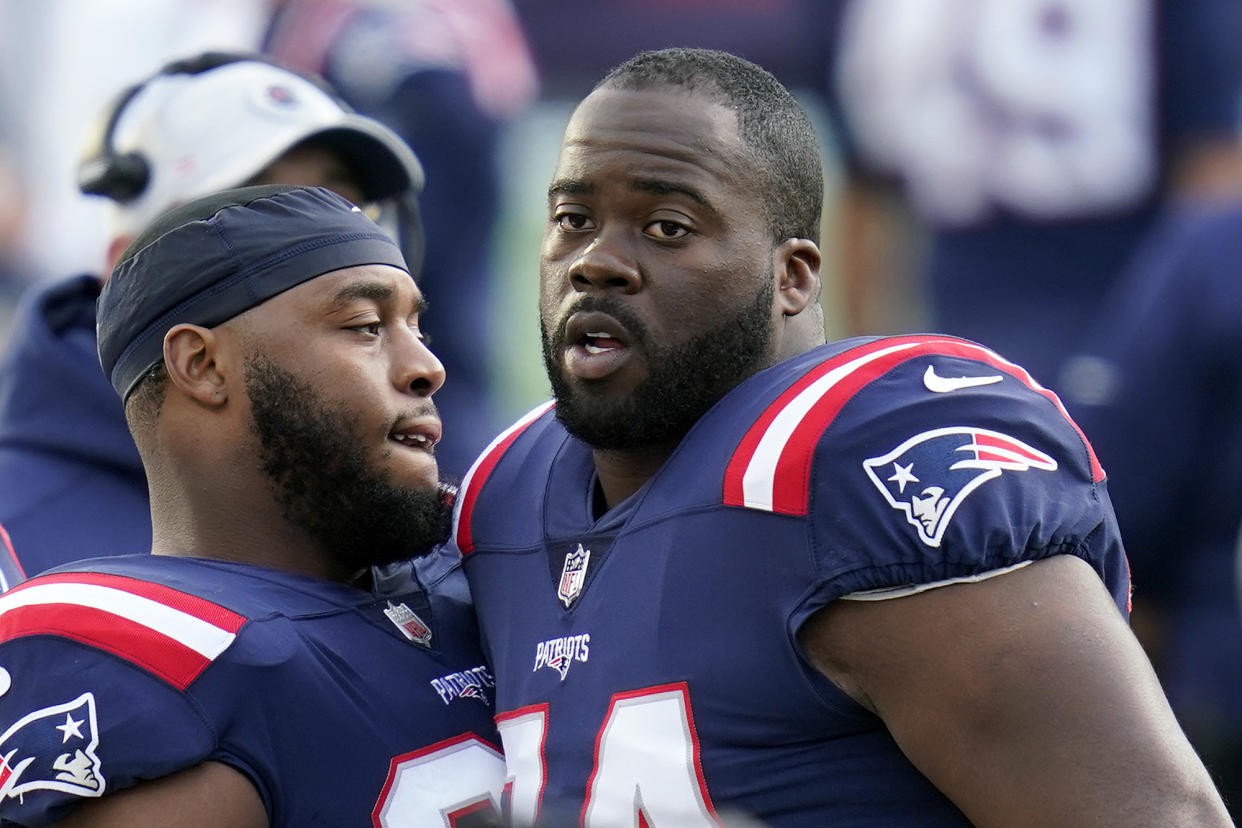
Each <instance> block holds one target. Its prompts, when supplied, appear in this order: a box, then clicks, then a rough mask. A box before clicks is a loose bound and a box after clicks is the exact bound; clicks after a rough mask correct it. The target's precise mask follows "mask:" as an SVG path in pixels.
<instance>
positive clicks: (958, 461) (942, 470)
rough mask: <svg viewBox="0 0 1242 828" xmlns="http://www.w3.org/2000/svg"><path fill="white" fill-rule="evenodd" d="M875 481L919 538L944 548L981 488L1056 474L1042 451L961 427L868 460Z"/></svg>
mask: <svg viewBox="0 0 1242 828" xmlns="http://www.w3.org/2000/svg"><path fill="white" fill-rule="evenodd" d="M863 468H864V469H865V470H866V472H867V476H868V477H870V478H871V482H872V483H874V484H875V485H876V488H878V489H879V490H880V493H881V494H883V495H884V497H885V499H886V500H887V501H888V503H889V505H890V506H892V507H893V508H894V509H897V510H899V511H902V512H904V513H905V515H906V520H907V522H909V523H910V525H911V526H913V527H914V528H915V529H916V530H917V531H918V536H919V540H921V541H922V542H923V543H925V544H927V545H928V546H940V541H941V539H942V538H943V537H944V533H945V530H946V529H947V528H948V526H949V522H950V521H951V520H952V518H953V514H954V513H955V512H956V511H957V509H958V507H959V506H961V505H962V502H963V501H964V500H965V499H966V497H967V496H968V495H969V494H970V493H971V492H973V491H975V489H977V488H979V487H980V486H981V485H983V484H984V483H986V482H987V481H989V480H992V479H993V478H996V477H999V476H1000V475H1001V473H1002V472H1005V471H1017V472H1025V471H1030V470H1031V469H1041V470H1043V471H1056V468H1057V462H1056V461H1055V460H1053V459H1052V458H1051V457H1049V456H1048V455H1047V454H1044V453H1043V452H1042V451H1040V450H1039V449H1036V448H1034V447H1032V446H1029V445H1027V444H1026V443H1023V442H1022V441H1021V440H1017V439H1015V438H1013V437H1010V436H1009V435H1008V434H1002V433H1000V432H999V431H989V430H987V429H982V428H968V427H965V426H956V427H952V428H937V429H933V430H931V431H924V432H923V433H921V434H916V435H915V436H913V437H911V438H910V439H909V440H906V441H905V442H904V443H902V444H901V445H899V446H898V447H897V448H895V449H893V450H892V451H890V452H888V453H887V454H885V455H883V456H882V457H872V458H870V459H868V460H865V461H863Z"/></svg>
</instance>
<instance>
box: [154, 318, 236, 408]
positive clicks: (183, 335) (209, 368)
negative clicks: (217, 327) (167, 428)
mask: <svg viewBox="0 0 1242 828" xmlns="http://www.w3.org/2000/svg"><path fill="white" fill-rule="evenodd" d="M222 345H223V343H222V341H221V337H220V336H219V335H218V334H217V333H216V332H215V331H213V330H211V329H209V328H204V327H201V326H199V325H190V324H188V323H182V324H180V325H176V326H174V327H173V329H172V330H170V331H169V332H168V333H167V334H165V335H164V366H165V368H167V370H168V379H169V381H171V382H172V383H173V385H175V386H176V387H177V388H178V389H180V390H181V392H182V393H184V394H185V395H186V396H188V397H191V398H193V399H195V400H197V401H198V402H200V403H202V404H203V405H208V406H217V405H223V404H224V403H225V402H226V401H227V400H228V379H229V373H230V368H229V364H228V359H227V358H222V354H221V351H222Z"/></svg>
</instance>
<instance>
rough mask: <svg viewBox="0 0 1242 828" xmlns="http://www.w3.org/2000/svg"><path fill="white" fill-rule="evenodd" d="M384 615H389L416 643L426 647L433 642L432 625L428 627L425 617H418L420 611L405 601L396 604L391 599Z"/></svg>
mask: <svg viewBox="0 0 1242 828" xmlns="http://www.w3.org/2000/svg"><path fill="white" fill-rule="evenodd" d="M384 615H387V616H388V620H389V621H391V622H392V623H393V625H394V626H395V627H396V628H397V629H399V630H401V634H402V635H404V636H405V637H406V638H408V639H410V640H411V641H413V642H414V643H415V644H421V645H423V646H424V647H426V646H427V645H429V644H430V643H431V627H428V626H427V624H426V623H425V622H424V621H423V619H421V618H419V617H418V613H416V612H414V610H412V609H410V608H409V607H407V606H406V605H405V604H404V603H402V604H396V605H394V604H393V602H392V601H389V602H388V606H387V607H386V608H385V609H384Z"/></svg>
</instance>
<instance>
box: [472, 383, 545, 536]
mask: <svg viewBox="0 0 1242 828" xmlns="http://www.w3.org/2000/svg"><path fill="white" fill-rule="evenodd" d="M555 404H556V403H555V402H551V401H549V402H546V403H544V404H543V405H541V406H539V407H538V408H536V409H534V410H533V411H530V412H527V414H526V415H525V416H523V417H522V419H520V420H518V421H517V422H516V423H514V424H513V425H511V426H509V428H508V429H507V430H506V431H504V432H502V433H501V434H500V436H499V437H497V438H496V439H495V440H493V441H492V444H491V445H490V446H488V447H487V448H485V449H484V450H483V454H481V455H479V459H478V460H475V461H474V465H473V466H471V467H470V471H468V472H466V477H465V479H464V480H462V483H461V494H460V496H459V498H458V502H459V503H461V508H460V509H459V510H458V512H457V520H456V523H457V535H456V537H455V540H456V541H457V548H458V549H459V550H461V554H463V555H469V554H470V553H471V552H472V551H474V538H473V535H472V533H471V531H470V520H471V518H472V517H473V515H474V504H475V501H477V500H478V499H479V492H480V491H481V490H482V489H483V484H485V483H486V482H487V478H488V476H489V475H490V474H491V473H492V470H493V469H494V468H496V464H497V463H499V462H500V458H501V456H502V455H503V454H504V453H505V452H506V451H508V450H509V446H511V445H513V443H514V441H515V440H517V438H518V437H519V436H520V435H521V434H522V432H523V431H525V430H526V429H527V428H528V427H530V424H531V423H533V422H535V421H536V420H538V419H539V418H540V417H542V416H543V415H544V413H546V412H547V411H549V410H551V408H552V407H553V406H554V405H555Z"/></svg>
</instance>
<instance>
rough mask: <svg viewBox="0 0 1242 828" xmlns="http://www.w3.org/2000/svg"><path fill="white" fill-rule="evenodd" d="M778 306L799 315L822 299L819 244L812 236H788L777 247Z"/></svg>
mask: <svg viewBox="0 0 1242 828" xmlns="http://www.w3.org/2000/svg"><path fill="white" fill-rule="evenodd" d="M773 264H774V267H775V268H776V273H775V276H776V307H777V309H778V310H780V311H781V313H782V314H783V315H784V316H797V315H798V314H799V313H801V312H802V311H804V310H805V309H806V308H807V307H808V306H809V305H811V304H813V303H815V302H818V301H819V291H820V280H819V264H820V253H819V245H817V244H816V243H815V242H813V241H811V240H810V239H785V241H783V242H781V243H780V244H779V245H777V247H776V252H775V255H774V263H773Z"/></svg>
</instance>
